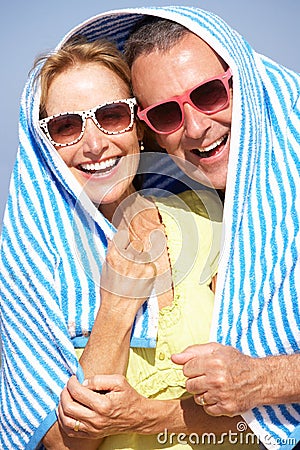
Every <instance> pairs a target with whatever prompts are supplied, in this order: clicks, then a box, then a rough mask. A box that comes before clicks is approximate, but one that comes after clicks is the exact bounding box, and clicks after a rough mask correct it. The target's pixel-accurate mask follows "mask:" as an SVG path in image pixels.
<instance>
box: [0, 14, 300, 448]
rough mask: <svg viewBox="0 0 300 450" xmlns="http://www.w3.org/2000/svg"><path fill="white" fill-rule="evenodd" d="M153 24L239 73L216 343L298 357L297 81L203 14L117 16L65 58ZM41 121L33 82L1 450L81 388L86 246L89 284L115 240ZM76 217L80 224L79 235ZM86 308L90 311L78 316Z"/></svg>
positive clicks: (8, 258)
mask: <svg viewBox="0 0 300 450" xmlns="http://www.w3.org/2000/svg"><path fill="white" fill-rule="evenodd" d="M147 14H148V15H156V16H161V17H165V18H169V19H171V20H175V21H177V22H179V23H182V24H183V25H185V26H186V27H188V28H189V29H190V30H191V31H193V32H194V33H196V34H198V35H199V36H201V37H202V38H203V39H204V40H206V41H207V42H208V43H209V44H210V45H211V46H212V47H213V48H214V49H215V50H216V51H217V52H218V53H219V54H220V56H222V58H223V59H224V60H225V61H226V62H227V63H228V64H229V66H230V67H231V69H232V72H233V84H234V100H233V122H232V135H231V152H230V161H229V173H228V180H229V182H228V185H227V189H226V203H225V211H224V216H225V219H224V245H223V249H222V258H221V262H220V269H219V279H218V291H217V294H216V302H215V315H214V325H213V327H212V330H213V333H212V336H211V339H212V340H217V341H219V342H222V343H225V344H229V345H233V346H235V347H236V348H238V349H240V350H241V351H243V352H244V353H247V354H249V355H253V356H265V355H272V354H274V355H275V354H279V353H281V354H282V353H283V354H284V353H286V354H289V353H293V352H297V351H299V342H300V332H299V329H300V322H299V321H300V313H299V302H298V298H299V297H300V285H299V283H298V284H297V283H296V282H295V277H296V274H297V273H299V268H300V267H299V265H300V264H299V248H300V242H299V240H300V233H299V209H300V206H299V196H300V195H299V194H300V180H299V173H300V161H299V155H300V148H299V147H300V136H299V131H298V130H300V104H299V102H300V100H299V92H300V77H299V75H297V74H295V73H293V72H292V71H290V70H288V69H286V68H284V67H281V66H279V65H277V64H276V63H274V62H273V61H271V60H270V59H268V58H266V57H264V56H261V55H259V54H257V53H256V52H255V51H253V49H251V47H250V46H249V44H248V43H247V42H245V41H244V40H243V38H242V37H241V36H239V34H238V33H236V32H235V31H234V30H232V29H231V28H230V27H228V25H227V24H225V23H224V22H223V21H222V20H221V19H219V18H218V17H216V16H215V15H213V14H211V13H207V12H205V11H203V10H199V9H196V8H186V7H162V8H139V9H134V8H131V9H123V10H117V11H110V12H108V13H104V14H100V15H98V16H95V17H93V18H91V19H89V20H87V21H85V22H84V23H82V24H80V25H79V26H77V27H76V28H74V29H73V30H72V31H71V32H70V33H68V34H67V35H66V36H65V38H64V39H63V40H62V42H61V43H60V44H59V45H61V44H62V43H63V42H65V41H66V40H68V39H69V38H70V36H72V35H73V34H84V35H86V36H87V37H88V38H89V39H95V38H98V37H106V38H110V39H113V40H114V41H115V42H116V43H117V44H118V46H119V48H120V49H122V47H123V42H124V40H125V39H126V37H127V36H128V33H129V32H130V30H131V28H132V26H133V25H134V24H135V22H136V21H137V20H139V19H140V18H141V17H142V15H147ZM37 109H38V93H35V94H34V95H33V94H32V87H31V82H29V84H28V86H27V88H26V90H25V92H24V96H23V100H22V108H21V126H20V136H21V139H20V141H21V145H20V150H19V154H18V160H17V163H16V167H15V169H14V172H13V177H12V182H11V189H10V197H9V200H8V205H7V210H6V214H5V221H4V228H3V236H2V250H1V264H2V267H3V270H2V273H1V274H0V281H1V292H2V295H3V297H4V298H5V302H3V301H2V311H1V314H2V325H3V330H2V333H3V345H4V354H3V374H2V379H3V381H2V384H1V396H2V398H1V415H0V420H1V431H0V436H1V441H0V444H1V446H2V448H4V449H6V448H8V449H11V448H21V449H22V448H28V449H31V448H35V446H36V445H37V443H38V440H39V439H40V438H41V437H42V436H43V434H44V433H45V431H46V430H47V429H48V428H49V426H50V425H51V424H52V423H53V421H54V420H55V417H54V408H55V406H56V404H57V402H58V395H59V392H60V391H61V389H62V386H63V385H64V383H65V381H66V380H67V379H68V377H69V376H70V373H77V374H79V376H80V375H82V374H80V367H79V366H78V362H77V360H76V358H75V354H74V350H73V345H72V342H71V339H70V338H69V336H71V338H72V337H74V338H75V337H77V336H79V335H84V334H85V333H84V330H88V329H89V321H91V323H92V321H93V317H94V312H95V311H96V310H97V308H98V306H99V299H98V298H97V292H96V293H95V287H94V282H91V277H87V276H86V274H87V270H88V269H87V268H86V267H87V266H88V264H87V261H85V258H86V255H85V254H82V252H81V248H82V243H83V242H84V241H85V239H87V240H88V239H90V238H91V239H93V240H94V241H96V244H97V245H93V246H92V247H93V248H94V247H95V248H98V249H99V254H97V255H94V254H93V255H88V256H89V257H88V262H89V264H90V266H89V267H90V269H89V272H90V273H94V271H96V273H97V270H99V267H100V266H101V261H102V260H103V257H104V253H105V242H106V237H109V236H111V235H112V233H113V231H114V230H112V228H111V226H110V224H109V223H107V222H106V221H105V220H104V219H103V218H102V217H101V216H100V215H99V213H98V212H97V211H95V210H94V209H93V208H92V206H91V204H90V202H89V201H88V199H86V198H85V197H84V195H83V194H82V193H81V192H80V189H79V187H78V186H77V185H76V184H75V182H74V180H73V179H72V177H70V175H68V174H67V173H66V171H65V170H64V168H63V167H62V164H61V161H60V160H59V158H58V157H57V155H56V154H55V153H54V152H52V151H51V149H50V148H48V146H47V145H46V144H45V142H44V141H43V140H42V139H41V136H40V134H39V132H38V131H37V127H36V121H37V116H38V113H37ZM26 117H28V118H29V120H28V125H27V124H26V121H25V119H26ZM37 149H39V150H40V151H39V152H37ZM45 161H47V163H45ZM41 193H42V194H43V195H41ZM297 198H298V203H297ZM297 208H298V210H297ZM46 211H47V215H46ZM51 211H53V214H52V212H51ZM43 212H45V214H44V213H43ZM74 213H76V214H75V216H76V219H77V218H79V219H78V220H76V221H75V222H74V220H73V218H74ZM49 214H51V216H52V217H51V220H50V218H49V217H50V216H49ZM45 217H48V219H46V218H45ZM59 217H60V219H59ZM59 220H60V221H61V222H59ZM78 222H79V223H78ZM61 223H63V224H64V227H62V226H61ZM77 228H79V229H80V232H79V233H78V230H77ZM70 236H72V237H73V239H74V241H73V243H74V244H75V248H76V252H77V257H76V258H75V259H74V260H72V259H70V258H68V257H67V256H66V257H64V254H66V255H69V253H70V249H69V246H70ZM79 236H80V238H79ZM73 248H74V245H73V247H72V249H73ZM78 255H79V257H78ZM91 261H92V264H91ZM94 261H97V263H96V264H95V263H94ZM82 262H83V264H82ZM66 280H67V283H66ZM62 292H63V293H64V295H62ZM75 294H76V297H75ZM83 298H84V301H85V302H87V301H88V302H89V303H90V305H89V308H84V311H81V310H80V305H82V303H81V299H83ZM75 299H76V307H75ZM20 305H22V308H20ZM33 305H34V307H33ZM77 305H79V307H77ZM86 311H88V317H85V316H84V314H85V313H86ZM40 316H41V317H42V318H43V320H42V324H41V323H40V322H41V320H40ZM28 331H29V332H28ZM16 403H17V404H18V406H17V407H16ZM244 417H245V420H247V422H248V423H249V425H250V426H251V428H252V429H253V430H254V431H255V432H256V433H257V435H258V436H260V438H261V439H262V441H263V442H264V444H265V445H266V447H267V448H269V449H278V448H279V447H280V443H283V442H284V440H285V439H286V441H288V439H289V438H291V437H292V436H297V435H298V436H299V434H300V433H299V431H300V429H299V423H300V405H298V404H291V405H281V406H275V407H260V408H255V409H254V410H252V411H249V412H247V413H246V414H245V416H244ZM297 426H298V428H297ZM297 433H298V434H297ZM285 448H291V447H289V446H286V447H285Z"/></svg>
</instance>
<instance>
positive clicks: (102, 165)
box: [81, 158, 117, 171]
mask: <svg viewBox="0 0 300 450" xmlns="http://www.w3.org/2000/svg"><path fill="white" fill-rule="evenodd" d="M116 161H117V158H110V159H106V160H105V161H101V162H97V163H87V164H81V167H82V169H83V170H88V171H97V170H105V169H109V168H110V167H113V166H114V165H115V164H116Z"/></svg>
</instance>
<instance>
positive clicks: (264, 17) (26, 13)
mask: <svg viewBox="0 0 300 450" xmlns="http://www.w3.org/2000/svg"><path fill="white" fill-rule="evenodd" d="M155 5H161V6H162V5H186V6H188V5H192V6H198V7H201V8H203V9H207V10H210V11H213V12H215V13H216V14H218V15H220V16H221V17H223V19H225V20H226V21H227V22H228V23H229V24H230V25H231V26H233V27H234V28H235V29H236V30H237V31H239V32H240V33H241V34H242V35H243V36H244V37H246V39H247V40H248V41H249V42H250V44H251V45H252V46H253V47H254V48H255V49H256V50H257V51H258V52H260V53H263V54H265V55H267V56H269V57H271V58H272V59H275V60H276V61H278V62H279V63H281V64H283V65H286V66H287V67H289V68H291V69H294V70H296V71H298V72H300V51H299V42H300V27H299V23H298V22H299V17H300V2H299V0H251V1H249V0H189V1H185V0H173V1H164V0H160V1H157V0H128V1H125V0H110V1H109V2H104V1H103V0H48V1H41V0H28V1H24V0H12V1H5V2H2V3H1V7H0V17H1V19H0V21H1V27H0V37H1V44H2V45H1V71H0V80H1V87H2V89H1V106H2V107H1V108H0V119H1V127H0V142H1V146H0V228H1V223H2V218H3V213H4V208H5V203H6V198H7V195H8V186H9V179H10V174H11V171H12V167H13V163H14V160H15V156H16V152H17V146H18V110H19V99H20V95H21V92H22V90H23V86H24V84H25V81H26V78H27V74H28V71H29V70H30V68H31V66H32V63H33V61H34V59H35V57H36V56H37V55H39V54H41V53H45V52H46V51H47V50H49V49H52V48H53V47H55V45H56V44H57V43H58V42H59V41H60V39H61V38H62V37H63V36H64V35H65V34H66V33H67V32H68V31H69V30H70V29H71V28H72V27H73V26H75V25H77V24H78V23H80V22H82V21H83V20H85V19H88V18H89V17H91V16H93V15H96V14H98V13H100V12H103V11H107V10H108V9H118V8H125V7H139V6H155Z"/></svg>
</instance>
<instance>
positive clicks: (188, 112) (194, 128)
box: [183, 103, 211, 139]
mask: <svg viewBox="0 0 300 450" xmlns="http://www.w3.org/2000/svg"><path fill="white" fill-rule="evenodd" d="M183 111H184V124H183V125H184V133H185V135H186V137H189V138H191V139H201V138H203V135H204V134H205V133H206V131H207V130H208V129H209V128H210V127H211V119H210V117H209V116H207V115H206V114H204V113H202V112H200V111H198V110H197V109H195V108H194V107H193V106H192V105H189V104H188V103H185V104H184V105H183Z"/></svg>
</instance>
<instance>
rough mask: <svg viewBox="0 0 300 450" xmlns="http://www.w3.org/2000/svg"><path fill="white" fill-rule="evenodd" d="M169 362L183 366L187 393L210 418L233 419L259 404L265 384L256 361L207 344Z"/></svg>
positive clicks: (258, 361) (194, 347)
mask: <svg viewBox="0 0 300 450" xmlns="http://www.w3.org/2000/svg"><path fill="white" fill-rule="evenodd" d="M172 361H173V362H174V363H176V364H182V365H183V373H184V375H185V376H186V377H187V378H188V379H187V381H186V389H187V391H188V392H190V393H191V394H194V399H195V402H196V403H198V404H199V405H201V406H203V408H204V410H205V411H206V412H207V413H208V414H210V415H213V416H220V415H226V416H229V417H233V416H235V415H238V414H241V413H242V412H245V411H247V410H249V409H251V408H253V407H254V406H259V405H261V404H262V403H261V401H262V391H263V383H264V382H265V381H266V380H264V377H263V372H262V370H261V366H260V364H259V363H260V362H261V360H260V359H259V358H251V357H250V356H246V355H244V354H242V353H241V352H239V351H238V350H236V349H235V348H233V347H229V346H224V345H221V344H217V343H209V344H202V345H194V346H191V347H188V348H187V349H186V350H185V351H184V352H182V353H180V354H177V355H173V356H172Z"/></svg>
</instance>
